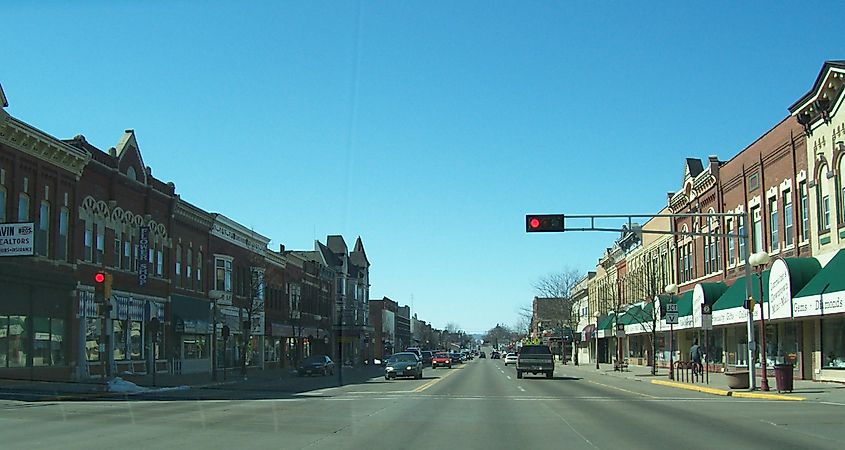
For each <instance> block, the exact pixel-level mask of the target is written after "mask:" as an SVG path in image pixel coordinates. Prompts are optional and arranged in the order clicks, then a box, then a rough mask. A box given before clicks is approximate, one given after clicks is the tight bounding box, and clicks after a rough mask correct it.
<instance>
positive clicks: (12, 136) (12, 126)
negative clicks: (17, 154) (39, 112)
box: [0, 111, 91, 179]
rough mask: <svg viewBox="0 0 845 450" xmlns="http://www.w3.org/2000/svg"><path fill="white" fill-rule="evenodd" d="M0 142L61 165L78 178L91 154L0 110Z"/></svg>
mask: <svg viewBox="0 0 845 450" xmlns="http://www.w3.org/2000/svg"><path fill="white" fill-rule="evenodd" d="M0 142H2V143H4V144H6V145H8V146H10V147H12V148H14V149H16V150H19V151H21V152H23V153H26V154H27V155H30V156H33V157H35V158H38V159H40V160H42V161H44V162H47V163H50V164H53V165H55V166H58V167H61V168H63V169H65V170H67V171H68V172H71V173H73V174H74V176H76V179H79V178H80V177H81V176H82V171H83V170H84V169H85V165H86V164H88V161H89V160H90V159H91V155H89V154H87V153H85V152H81V151H79V150H78V149H76V148H74V147H72V146H70V145H68V144H66V143H64V142H62V141H60V140H58V139H56V138H54V137H52V136H50V135H48V134H47V133H45V132H43V131H41V130H39V129H37V128H35V127H33V126H31V125H29V124H27V123H25V122H22V121H20V120H18V119H15V118H14V117H12V116H10V115H8V114H7V113H6V112H5V111H2V112H0Z"/></svg>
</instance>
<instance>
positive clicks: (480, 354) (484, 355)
mask: <svg viewBox="0 0 845 450" xmlns="http://www.w3.org/2000/svg"><path fill="white" fill-rule="evenodd" d="M478 357H479V358H484V359H487V354H486V353H484V352H480V353H479V354H478Z"/></svg>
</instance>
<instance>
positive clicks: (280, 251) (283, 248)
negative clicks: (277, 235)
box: [279, 244, 285, 253]
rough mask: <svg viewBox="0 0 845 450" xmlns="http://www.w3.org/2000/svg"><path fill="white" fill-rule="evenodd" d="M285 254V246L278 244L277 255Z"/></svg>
mask: <svg viewBox="0 0 845 450" xmlns="http://www.w3.org/2000/svg"><path fill="white" fill-rule="evenodd" d="M284 252H285V244H279V253H284Z"/></svg>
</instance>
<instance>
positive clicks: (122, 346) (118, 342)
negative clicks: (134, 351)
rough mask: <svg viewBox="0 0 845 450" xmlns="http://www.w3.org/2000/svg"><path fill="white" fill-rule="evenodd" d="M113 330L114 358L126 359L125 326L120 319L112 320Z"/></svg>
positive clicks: (116, 359) (118, 359)
mask: <svg viewBox="0 0 845 450" xmlns="http://www.w3.org/2000/svg"><path fill="white" fill-rule="evenodd" d="M112 324H113V325H112V326H113V327H114V328H113V331H114V333H113V334H114V360H115V361H123V360H125V359H126V326H125V325H124V323H123V321H122V320H114V321H112Z"/></svg>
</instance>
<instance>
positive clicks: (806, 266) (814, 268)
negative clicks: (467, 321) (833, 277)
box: [783, 258, 822, 297]
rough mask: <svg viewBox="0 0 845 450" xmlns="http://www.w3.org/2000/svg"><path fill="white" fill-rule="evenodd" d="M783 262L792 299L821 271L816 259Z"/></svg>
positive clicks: (791, 259) (797, 259)
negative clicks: (787, 274)
mask: <svg viewBox="0 0 845 450" xmlns="http://www.w3.org/2000/svg"><path fill="white" fill-rule="evenodd" d="M783 262H785V263H786V267H787V269H788V270H789V285H790V288H791V289H790V290H791V291H792V292H790V295H792V296H793V297H797V296H798V295H797V294H798V293H799V292H800V291H801V289H804V287H805V286H807V284H808V283H809V282H810V280H812V279H813V278H814V277H815V276H816V275H817V274H818V273H819V272H820V271H821V270H822V265H821V264H819V260H817V259H816V258H783Z"/></svg>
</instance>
